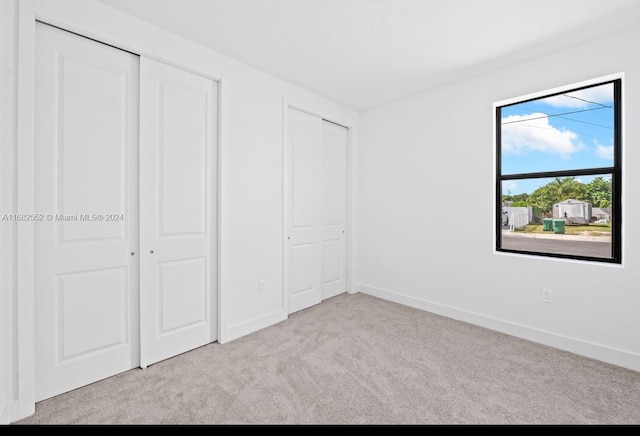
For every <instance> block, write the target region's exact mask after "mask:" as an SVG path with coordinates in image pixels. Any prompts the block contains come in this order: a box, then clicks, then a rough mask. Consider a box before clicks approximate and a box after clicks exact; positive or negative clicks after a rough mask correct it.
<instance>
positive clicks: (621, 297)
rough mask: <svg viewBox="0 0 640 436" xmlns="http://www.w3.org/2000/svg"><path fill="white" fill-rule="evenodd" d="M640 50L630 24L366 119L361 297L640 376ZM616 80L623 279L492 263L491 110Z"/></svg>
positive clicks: (529, 262) (613, 271)
mask: <svg viewBox="0 0 640 436" xmlns="http://www.w3.org/2000/svg"><path fill="white" fill-rule="evenodd" d="M636 23H637V21H636ZM638 41H640V25H638V24H635V25H634V26H633V27H631V28H629V27H627V28H626V30H620V31H617V32H616V33H614V34H608V35H607V36H603V37H600V38H598V39H595V40H590V41H588V42H582V43H579V44H576V45H574V46H572V47H570V48H566V49H562V50H560V51H555V52H552V51H549V52H548V54H546V55H543V56H538V57H537V58H535V59H530V60H528V61H520V62H519V63H517V64H515V65H511V66H502V67H500V68H498V69H495V70H493V71H490V72H484V73H481V74H479V75H477V76H476V77H470V78H467V79H465V80H462V81H459V82H456V83H452V84H450V85H448V86H444V87H441V88H439V89H436V90H434V91H432V92H428V93H425V94H422V95H417V96H413V97H411V98H408V99H405V100H402V101H398V102H395V103H392V104H388V105H385V106H382V107H379V108H376V109H373V110H370V111H367V112H365V113H364V114H363V116H362V118H361V124H360V128H361V136H360V144H361V146H360V162H359V164H360V179H359V191H360V201H359V204H358V208H359V216H360V219H359V233H360V242H359V251H360V253H361V255H360V259H359V274H360V284H359V286H358V287H359V289H360V290H362V291H363V292H367V293H370V294H373V295H377V296H381V297H384V298H388V299H390V300H394V301H398V302H402V303H405V304H408V305H411V306H414V307H419V308H422V309H425V310H428V311H432V312H435V313H439V314H442V315H445V316H450V317H453V318H457V319H461V320H465V321H468V322H471V323H476V324H479V325H482V326H486V327H489V328H493V329H496V330H499V331H503V332H506V333H511V334H514V335H517V336H520V337H524V338H528V339H532V340H535V341H539V342H542V343H546V344H549V345H552V346H555V347H559V348H563V349H566V350H570V351H573V352H576V353H579V354H584V355H587V356H591V357H594V358H597V359H601V360H604V361H608V362H611V363H614V364H618V365H621V366H625V367H629V368H633V369H636V370H640V340H639V338H640V316H638V308H640V292H639V291H638V289H639V288H638V283H639V282H640V280H639V279H640V228H639V227H638V226H637V225H635V222H636V221H637V219H635V217H637V216H640V203H639V202H638V201H636V199H637V198H638V195H636V194H637V192H636V190H637V189H638V187H640V172H638V171H637V170H636V168H637V167H638V166H640V147H638V146H637V144H638V143H640V124H638V122H637V119H638V118H640V80H639V78H640V57H639V56H638V55H637V53H638V44H637V43H638ZM552 50H553V48H552ZM618 72H624V73H625V80H624V88H625V92H624V97H623V98H624V105H625V120H626V123H625V142H624V145H623V147H624V162H623V165H624V169H625V172H624V187H623V189H624V191H623V192H624V194H623V195H624V200H625V201H624V202H623V210H624V216H623V222H624V223H625V224H626V225H625V226H624V233H623V238H624V241H623V243H624V247H623V250H624V253H623V261H624V264H623V266H613V265H604V264H596V263H584V262H576V261H561V260H554V259H544V258H536V257H526V256H515V255H505V254H494V251H493V249H494V241H493V229H494V227H495V226H494V221H493V220H494V213H495V212H494V209H495V208H494V172H493V171H494V170H493V168H494V166H493V165H494V161H493V159H494V157H493V156H494V155H493V123H494V112H493V106H492V105H493V103H494V102H497V101H500V100H504V99H508V98H513V97H518V96H522V95H526V94H530V93H534V92H538V91H543V90H545V89H550V88H555V87H559V86H564V85H569V84H571V83H575V82H580V81H584V80H589V79H592V78H597V77H601V76H606V75H609V74H614V73H618ZM460 204H464V208H460ZM461 210H466V211H473V213H472V214H467V213H460V211H461ZM382 263H385V264H386V271H383V270H382V269H381V265H382ZM543 287H545V288H549V289H551V290H552V291H553V302H552V303H551V304H545V303H542V302H541V301H540V294H541V290H542V288H543Z"/></svg>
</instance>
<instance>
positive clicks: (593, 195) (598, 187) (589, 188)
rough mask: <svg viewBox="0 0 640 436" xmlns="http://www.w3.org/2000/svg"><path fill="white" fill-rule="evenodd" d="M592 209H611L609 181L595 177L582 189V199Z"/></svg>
mask: <svg viewBox="0 0 640 436" xmlns="http://www.w3.org/2000/svg"><path fill="white" fill-rule="evenodd" d="M581 200H583V201H588V202H589V203H591V204H592V205H593V206H594V207H611V202H612V201H611V180H606V179H604V178H603V177H596V178H595V179H593V180H592V181H591V183H589V184H587V185H585V187H584V197H583V198H582V199H581Z"/></svg>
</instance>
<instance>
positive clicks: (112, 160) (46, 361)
mask: <svg viewBox="0 0 640 436" xmlns="http://www.w3.org/2000/svg"><path fill="white" fill-rule="evenodd" d="M35 85H36V104H35V107H36V114H35V123H36V125H35V161H36V162H35V208H36V212H39V213H42V214H43V215H36V216H35V217H34V218H35V220H36V222H35V223H34V227H35V320H36V325H35V356H36V359H35V392H36V401H40V400H43V399H45V398H49V397H52V396H54V395H57V394H60V393H62V392H66V391H69V390H72V389H75V388H77V387H79V386H83V385H86V384H88V383H92V382H94V381H96V380H99V379H102V378H105V377H109V376H111V375H114V374H117V373H119V372H122V371H126V370H129V369H131V368H134V367H136V366H138V365H139V332H138V311H139V309H138V299H137V297H138V294H137V284H138V268H137V259H138V256H137V251H138V250H137V240H138V237H137V231H138V230H137V229H138V216H137V201H138V199H137V194H136V193H137V188H138V186H137V177H136V176H137V165H138V161H137V147H138V130H137V128H138V125H137V119H138V58H137V56H134V55H132V54H130V53H127V52H124V51H121V50H117V49H115V48H112V47H109V46H106V45H103V44H100V43H97V42H94V41H91V40H89V39H86V38H82V37H80V36H77V35H74V34H71V33H68V32H65V31H62V30H59V29H56V28H53V27H50V26H47V25H44V24H39V23H38V24H36V83H35ZM107 214H108V215H107ZM41 219H42V220H41ZM132 252H133V253H135V255H133V256H132V255H131V253H132Z"/></svg>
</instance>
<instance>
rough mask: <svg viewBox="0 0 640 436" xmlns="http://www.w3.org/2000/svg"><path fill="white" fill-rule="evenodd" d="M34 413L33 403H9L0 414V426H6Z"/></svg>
mask: <svg viewBox="0 0 640 436" xmlns="http://www.w3.org/2000/svg"><path fill="white" fill-rule="evenodd" d="M34 413H36V406H35V402H33V401H9V402H8V403H5V404H4V407H3V410H2V414H0V425H8V424H11V423H13V422H16V421H20V420H21V419H23V418H26V417H28V416H31V415H33V414H34Z"/></svg>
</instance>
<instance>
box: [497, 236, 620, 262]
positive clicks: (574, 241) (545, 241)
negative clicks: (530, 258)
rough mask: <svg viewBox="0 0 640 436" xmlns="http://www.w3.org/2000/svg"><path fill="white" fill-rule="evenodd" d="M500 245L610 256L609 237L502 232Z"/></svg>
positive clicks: (576, 254) (600, 256) (575, 254)
mask: <svg viewBox="0 0 640 436" xmlns="http://www.w3.org/2000/svg"><path fill="white" fill-rule="evenodd" d="M502 247H503V248H504V249H507V250H522V251H534V252H544V253H554V254H569V255H573V256H589V257H599V258H609V257H611V239H610V238H606V237H600V238H589V237H586V238H581V237H579V236H570V235H545V236H544V237H531V236H527V235H519V234H513V233H511V232H508V231H507V232H502Z"/></svg>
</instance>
